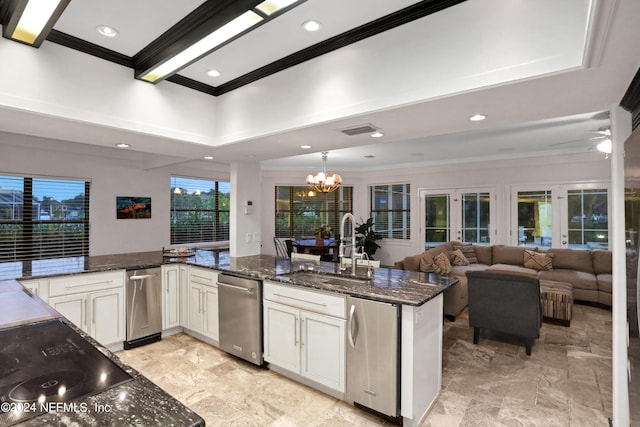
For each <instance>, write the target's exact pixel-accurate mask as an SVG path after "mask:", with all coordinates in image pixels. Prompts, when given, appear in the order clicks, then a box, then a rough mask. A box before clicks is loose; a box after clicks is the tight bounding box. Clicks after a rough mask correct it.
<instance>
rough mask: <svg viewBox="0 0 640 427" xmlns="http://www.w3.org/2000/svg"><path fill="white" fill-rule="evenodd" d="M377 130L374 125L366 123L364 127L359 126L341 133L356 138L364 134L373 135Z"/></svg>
mask: <svg viewBox="0 0 640 427" xmlns="http://www.w3.org/2000/svg"><path fill="white" fill-rule="evenodd" d="M377 130H378V128H376V127H375V126H373V125H372V124H370V123H366V124H364V125H358V126H354V127H351V128H347V129H340V132H342V133H344V134H345V135H349V136H354V135H361V134H363V133H373V132H375V131H377Z"/></svg>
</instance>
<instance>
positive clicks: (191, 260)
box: [0, 250, 457, 306]
mask: <svg viewBox="0 0 640 427" xmlns="http://www.w3.org/2000/svg"><path fill="white" fill-rule="evenodd" d="M193 252H194V253H195V255H193V256H191V257H178V258H172V257H168V256H163V253H162V251H153V252H135V253H128V254H118V255H101V256H90V257H76V258H58V259H52V260H42V261H31V262H26V261H25V262H16V263H0V279H3V278H12V279H13V278H16V279H32V278H37V277H52V276H57V275H68V274H77V273H88V272H101V271H110V270H120V269H128V270H132V269H139V268H149V267H158V266H160V265H162V264H167V263H178V262H180V263H185V264H189V265H195V266H199V267H205V268H211V269H214V270H217V271H222V272H229V273H234V274H240V275H244V276H249V277H255V278H258V279H270V280H274V281H278V282H281V283H284V284H288V285H295V286H303V287H308V288H314V289H319V290H324V291H329V292H337V293H342V294H346V295H351V296H356V297H362V298H367V299H373V300H376V301H383V302H391V303H398V304H406V305H413V306H419V305H422V304H424V303H425V302H427V301H429V300H430V299H432V298H434V297H436V296H437V295H439V294H440V293H442V292H443V291H444V290H445V289H446V288H448V287H449V286H452V285H453V284H455V283H456V282H457V279H455V278H453V277H449V276H439V275H435V274H430V273H420V272H414V271H405V270H394V269H388V268H380V269H374V270H373V271H374V274H373V277H372V279H371V280H370V281H368V282H366V283H361V284H353V285H351V284H350V285H338V284H329V283H324V282H323V281H310V280H301V279H298V278H296V277H295V275H294V276H286V274H287V273H291V272H295V271H300V270H309V269H311V270H313V271H315V272H318V273H323V274H345V273H346V274H349V273H350V270H349V271H341V270H340V266H339V264H336V263H333V262H321V263H319V264H316V263H313V262H309V261H292V260H291V259H290V258H282V257H274V256H272V255H252V256H245V257H231V256H229V252H227V251H219V250H194V251H193ZM358 274H359V275H361V276H363V275H365V274H366V269H365V268H363V267H359V268H358Z"/></svg>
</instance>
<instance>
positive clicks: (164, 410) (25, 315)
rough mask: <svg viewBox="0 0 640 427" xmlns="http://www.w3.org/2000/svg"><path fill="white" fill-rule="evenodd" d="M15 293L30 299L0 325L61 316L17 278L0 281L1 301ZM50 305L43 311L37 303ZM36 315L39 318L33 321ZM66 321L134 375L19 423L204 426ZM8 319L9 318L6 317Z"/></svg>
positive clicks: (157, 388) (20, 324) (171, 399)
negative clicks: (69, 406)
mask: <svg viewBox="0 0 640 427" xmlns="http://www.w3.org/2000/svg"><path fill="white" fill-rule="evenodd" d="M13 294H17V295H21V296H26V297H28V298H30V299H31V302H30V303H29V304H27V303H24V304H22V306H23V309H21V310H19V311H17V312H16V314H15V315H13V316H12V318H11V319H9V320H8V321H6V322H3V323H2V324H0V329H5V328H9V327H19V326H22V325H29V324H38V323H39V322H46V321H51V320H52V319H56V318H61V316H60V314H59V313H57V312H55V311H54V310H51V308H50V307H49V306H48V305H47V304H45V303H44V302H43V301H42V300H40V298H38V297H37V296H35V295H32V294H31V293H30V292H28V291H27V290H25V289H24V288H23V287H22V285H20V284H19V283H17V282H16V281H14V280H3V281H0V301H3V302H4V301H5V299H6V298H7V297H8V296H11V295H13ZM40 306H41V307H43V308H44V309H45V310H46V309H48V311H49V312H50V313H48V314H47V315H43V314H42V313H41V312H40V309H39V308H38V307H40ZM34 319H37V321H34ZM62 319H63V321H64V323H65V324H66V325H68V326H69V327H70V328H72V329H73V330H74V331H75V332H77V333H78V334H79V335H81V336H82V337H83V338H84V339H86V340H87V341H88V342H89V343H91V344H92V345H93V346H94V347H95V348H97V349H98V351H100V352H101V353H102V354H104V355H105V356H106V357H108V358H109V359H110V360H111V361H112V362H113V363H115V364H116V365H118V366H119V367H120V368H122V369H123V370H124V371H125V372H127V373H128V374H129V375H130V376H131V377H132V380H131V381H127V382H124V383H122V384H119V385H116V386H114V387H111V388H109V389H107V390H104V391H102V392H100V393H98V394H95V395H92V396H86V397H82V398H79V399H74V401H73V402H74V403H75V404H76V405H75V408H81V409H80V410H64V409H60V411H59V412H49V413H45V414H42V415H39V416H37V417H35V418H31V419H27V420H24V421H22V422H20V423H19V425H20V426H52V425H55V426H159V427H160V426H162V427H164V426H204V425H205V423H204V420H203V419H202V418H201V417H200V416H199V415H197V414H196V413H195V412H193V411H192V410H190V409H189V408H187V407H186V406H184V405H183V404H182V403H180V402H179V401H178V400H176V399H175V398H174V397H172V396H171V395H169V394H167V392H165V391H164V390H162V389H161V388H160V387H158V386H157V385H156V384H154V383H153V382H151V381H149V379H147V378H146V377H144V376H143V375H142V374H140V373H139V372H138V371H136V370H135V369H133V368H132V367H130V366H128V365H125V364H123V363H122V362H121V361H120V359H119V358H118V357H117V356H115V355H114V354H113V353H112V352H111V351H109V350H108V349H107V348H106V347H104V346H102V345H101V344H100V343H98V342H97V341H96V340H94V339H93V338H91V337H90V336H88V335H87V334H86V333H85V332H83V331H82V330H81V329H79V328H77V327H76V326H75V325H73V324H72V323H71V322H68V321H66V320H65V319H64V318H62ZM5 320H6V319H5Z"/></svg>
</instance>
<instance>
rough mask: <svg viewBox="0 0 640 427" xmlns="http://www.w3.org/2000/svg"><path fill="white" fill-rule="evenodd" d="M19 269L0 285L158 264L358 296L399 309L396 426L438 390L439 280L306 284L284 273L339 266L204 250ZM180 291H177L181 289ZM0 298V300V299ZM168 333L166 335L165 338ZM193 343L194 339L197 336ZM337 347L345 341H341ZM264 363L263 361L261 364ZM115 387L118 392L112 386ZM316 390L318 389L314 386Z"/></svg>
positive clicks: (184, 299)
mask: <svg viewBox="0 0 640 427" xmlns="http://www.w3.org/2000/svg"><path fill="white" fill-rule="evenodd" d="M19 264H21V263H14V265H12V266H8V265H6V266H3V265H0V267H5V269H4V270H2V269H1V268H0V278H6V279H10V278H15V279H20V280H21V282H22V283H24V284H25V285H26V286H27V285H28V284H30V283H31V284H32V283H34V282H37V281H39V279H40V278H46V277H49V278H55V277H58V280H59V278H64V277H67V276H70V275H76V274H86V273H94V274H96V273H101V272H113V271H118V270H124V269H133V268H149V267H154V266H155V267H157V266H161V265H162V266H163V269H167V270H168V269H171V268H173V269H176V268H180V269H186V270H188V269H191V270H193V271H211V272H212V274H217V273H223V272H226V273H232V274H238V275H242V276H245V277H252V278H256V279H261V280H264V282H265V284H267V283H269V284H273V285H277V286H282V287H289V288H296V289H302V288H306V289H308V290H309V291H313V292H319V293H321V294H327V295H337V296H341V297H346V296H350V297H358V298H362V299H366V300H373V301H379V302H383V303H389V304H393V305H396V306H397V307H399V321H400V337H399V344H400V346H401V347H400V348H401V351H400V355H401V359H400V362H399V363H400V366H401V369H400V379H399V386H400V396H401V403H400V406H399V411H400V412H399V415H400V416H401V417H402V419H403V423H404V425H418V424H419V422H420V421H421V420H422V419H423V417H424V416H425V415H426V413H427V411H428V410H429V408H430V407H431V405H432V404H433V402H434V401H435V399H436V398H437V396H438V394H439V391H440V386H441V366H442V363H441V354H442V292H443V291H444V290H445V289H446V288H447V287H449V286H451V285H453V284H454V283H455V282H454V281H452V279H449V278H447V277H440V276H437V275H429V274H425V273H418V272H408V271H401V270H391V269H385V268H381V269H377V270H375V271H374V273H373V275H372V277H371V278H370V280H364V281H361V282H355V283H349V282H332V281H327V280H313V279H310V278H309V277H310V276H309V275H308V274H305V275H304V276H300V275H296V274H291V273H292V272H295V271H301V270H304V272H305V273H308V272H312V273H314V274H317V276H318V277H320V278H321V277H336V276H339V275H340V274H341V273H343V272H342V271H341V270H340V267H339V265H337V264H334V263H328V262H327V263H325V262H322V263H320V264H315V263H310V262H304V261H291V260H290V259H288V258H277V257H273V256H267V255H255V256H247V257H240V258H233V257H230V256H229V254H228V253H227V252H224V251H208V250H197V251H195V255H194V256H192V257H189V258H179V259H173V258H166V257H165V258H163V256H162V253H161V252H159V251H158V252H148V253H133V254H122V255H113V256H99V257H86V258H81V259H77V258H76V259H65V260H62V259H61V260H59V261H58V262H57V263H56V261H55V260H48V261H47V263H46V266H45V264H42V265H36V262H35V261H34V262H33V264H23V265H19ZM360 273H362V272H360ZM311 277H313V276H311ZM43 283H44V284H45V286H43ZM181 286H182V288H184V287H185V285H184V284H182V285H181ZM166 289H167V291H168V290H169V289H170V287H169V286H167V288H166ZM178 289H180V286H178ZM35 290H36V292H40V293H41V296H42V297H43V299H45V300H46V298H48V294H47V292H48V289H47V286H46V280H44V281H43V282H40V283H38V286H37V287H36V288H35ZM177 293H178V298H179V300H180V299H181V301H179V302H178V303H177V305H176V307H178V308H182V312H183V313H182V317H180V314H179V313H178V314H177V316H178V317H177V318H176V321H175V325H180V328H179V329H181V328H182V326H184V330H185V331H186V332H187V333H189V332H190V327H189V326H190V325H189V324H188V320H184V319H185V317H184V310H185V307H187V309H188V302H189V299H190V297H189V294H188V293H186V292H185V291H184V289H182V290H179V291H178V292H177ZM1 298H2V296H0V299H1ZM164 298H165V297H164V296H163V299H164ZM208 304H209V303H207V307H208ZM183 320H184V322H183ZM216 322H217V320H216ZM166 329H167V328H163V330H165V332H167V331H166ZM175 329H176V328H173V332H175ZM194 336H196V337H197V335H194ZM344 340H345V341H346V338H344ZM207 341H209V342H211V343H213V344H216V343H217V330H216V334H215V335H213V338H212V339H211V340H207ZM116 360H117V358H116ZM267 361H269V360H268V359H267ZM270 367H271V366H270ZM141 381H142V380H141ZM126 384H128V383H125V385H126ZM122 386H124V385H121V386H118V387H122ZM312 386H313V384H312ZM118 387H116V389H117V388H118ZM318 388H319V389H320V390H323V389H322V388H321V387H318ZM112 390H113V389H112ZM106 393H108V391H107V392H106ZM343 393H344V391H343ZM101 395H102V394H99V395H98V396H101ZM338 396H340V397H342V398H344V394H338ZM36 419H37V418H36ZM34 425H36V424H34Z"/></svg>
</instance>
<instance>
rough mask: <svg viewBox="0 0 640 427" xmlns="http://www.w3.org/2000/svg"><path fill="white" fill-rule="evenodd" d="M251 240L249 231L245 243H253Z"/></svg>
mask: <svg viewBox="0 0 640 427" xmlns="http://www.w3.org/2000/svg"><path fill="white" fill-rule="evenodd" d="M251 241H252V239H251V233H247V235H246V236H245V243H251Z"/></svg>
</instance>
